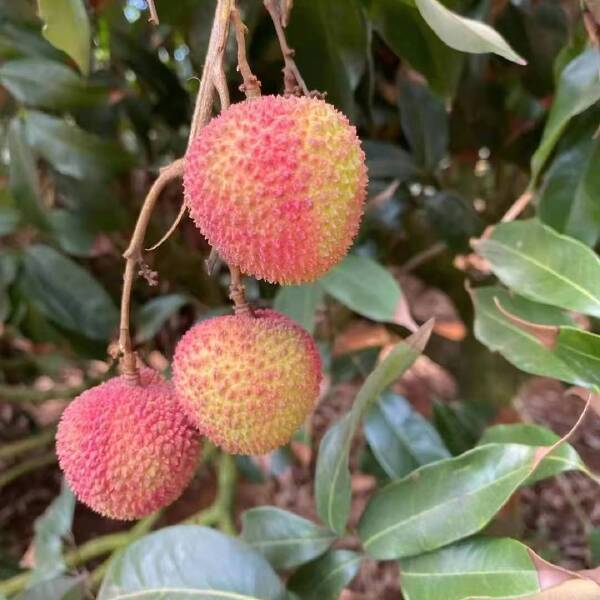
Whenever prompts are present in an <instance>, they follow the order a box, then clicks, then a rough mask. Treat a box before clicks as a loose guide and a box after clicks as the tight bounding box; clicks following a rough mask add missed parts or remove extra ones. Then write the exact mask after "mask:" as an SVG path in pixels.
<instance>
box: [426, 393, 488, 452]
mask: <svg viewBox="0 0 600 600" xmlns="http://www.w3.org/2000/svg"><path fill="white" fill-rule="evenodd" d="M432 417H433V423H434V425H435V427H436V430H437V431H438V432H439V434H440V437H441V438H442V440H443V441H444V443H445V444H446V447H447V448H448V450H450V452H451V453H452V454H453V455H455V456H456V455H458V454H462V453H463V452H466V451H467V450H470V449H471V448H473V446H475V443H476V442H477V440H478V438H479V437H480V435H481V430H480V424H479V420H478V419H477V415H476V414H475V412H474V410H473V408H472V407H471V406H470V404H469V403H465V402H452V403H450V402H447V401H445V400H437V399H435V400H434V401H433V415H432Z"/></svg>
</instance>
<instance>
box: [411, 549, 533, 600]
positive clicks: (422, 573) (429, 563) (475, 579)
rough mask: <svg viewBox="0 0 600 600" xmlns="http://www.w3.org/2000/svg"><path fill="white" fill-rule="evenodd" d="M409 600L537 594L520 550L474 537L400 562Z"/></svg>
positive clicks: (527, 560) (523, 551)
mask: <svg viewBox="0 0 600 600" xmlns="http://www.w3.org/2000/svg"><path fill="white" fill-rule="evenodd" d="M400 572H401V577H400V582H401V586H402V592H403V593H404V596H405V597H406V598H407V599H409V600H466V599H467V598H470V597H472V596H475V595H477V596H485V597H486V598H498V597H503V596H510V597H514V598H516V597H517V596H518V597H520V596H522V595H525V594H532V593H534V592H538V591H539V590H540V584H539V580H538V573H537V571H536V568H535V565H534V564H533V561H532V560H531V556H530V554H529V550H528V548H527V547H526V546H524V545H523V544H521V543H520V542H517V541H515V540H511V539H508V538H497V539H494V538H474V539H471V540H466V541H464V542H460V543H458V544H452V545H451V546H448V547H446V548H442V549H441V550H437V551H435V552H429V553H428V554H423V555H422V556H417V557H415V558H407V559H404V560H402V561H401V563H400Z"/></svg>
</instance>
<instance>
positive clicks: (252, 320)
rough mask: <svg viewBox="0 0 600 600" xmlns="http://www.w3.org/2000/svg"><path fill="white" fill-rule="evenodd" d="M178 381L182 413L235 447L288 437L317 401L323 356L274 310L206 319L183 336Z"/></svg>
mask: <svg viewBox="0 0 600 600" xmlns="http://www.w3.org/2000/svg"><path fill="white" fill-rule="evenodd" d="M173 381H174V383H175V388H176V390H177V394H178V397H179V401H180V402H181V404H182V406H183V408H184V410H185V412H186V413H187V414H188V416H189V417H190V419H191V420H192V421H193V422H194V423H195V424H196V426H197V427H198V428H199V429H200V432H201V433H202V434H204V435H205V436H206V437H207V438H209V439H210V440H211V441H212V442H214V443H215V444H217V445H218V446H220V447H221V448H223V449H224V450H225V451H227V452H229V453H232V454H251V455H259V454H265V453H267V452H270V451H271V450H274V449H275V448H278V447H279V446H281V445H283V444H285V443H287V442H288V441H289V440H290V439H291V437H292V435H293V434H294V432H295V431H296V430H297V429H298V427H300V425H301V424H302V423H303V422H304V420H305V419H306V417H307V416H308V415H309V413H310V412H311V411H312V409H313V408H314V406H315V404H316V402H317V398H318V394H319V384H320V381H321V359H320V356H319V351H318V349H317V347H316V345H315V343H314V341H313V339H312V338H311V336H310V335H309V334H308V332H306V331H305V330H304V329H303V328H302V327H300V326H299V325H297V324H296V323H295V322H294V321H292V320H291V319H289V318H287V317H285V316H284V315H282V314H280V313H277V312H274V311H271V310H258V311H256V312H255V313H254V316H252V315H232V316H224V317H216V318H213V319H209V320H207V321H203V322H201V323H199V324H198V325H195V326H194V327H193V328H192V329H190V330H189V331H188V332H187V333H186V334H185V335H184V336H183V338H182V339H181V340H180V342H179V344H178V346H177V349H176V351H175V358H174V361H173Z"/></svg>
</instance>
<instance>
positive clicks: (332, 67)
mask: <svg viewBox="0 0 600 600" xmlns="http://www.w3.org/2000/svg"><path fill="white" fill-rule="evenodd" d="M287 31H288V35H289V39H290V44H291V46H292V47H293V48H294V49H295V50H296V61H297V62H298V66H299V68H300V71H301V72H302V75H303V77H304V79H305V80H306V83H307V85H308V86H309V88H311V89H317V90H321V91H326V92H327V98H328V100H329V102H332V103H333V104H335V105H337V106H339V107H340V108H341V109H342V110H343V111H344V112H345V113H346V114H348V115H350V116H352V115H353V114H354V100H353V97H354V91H355V90H356V88H357V86H358V83H359V81H360V79H361V77H362V75H363V73H364V72H365V68H366V65H367V48H368V36H367V27H366V22H365V19H364V16H363V11H362V8H361V6H360V3H359V2H358V0H328V1H327V2H314V0H295V2H294V7H293V12H292V16H291V19H290V23H289V26H288V28H287ZM307 31H310V36H307V35H306V32H307Z"/></svg>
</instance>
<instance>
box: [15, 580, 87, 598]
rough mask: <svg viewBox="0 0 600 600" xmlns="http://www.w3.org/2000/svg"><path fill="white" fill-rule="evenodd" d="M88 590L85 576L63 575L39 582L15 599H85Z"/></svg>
mask: <svg viewBox="0 0 600 600" xmlns="http://www.w3.org/2000/svg"><path fill="white" fill-rule="evenodd" d="M86 591H87V587H86V584H85V577H84V576H82V575H80V576H78V577H69V576H66V575H62V576H60V577H55V578H54V579H49V580H47V581H42V582H41V583H37V584H36V585H34V586H32V587H31V588H29V589H27V590H25V591H24V592H23V593H21V594H19V595H18V596H17V597H16V599H15V600H83V598H85V597H86Z"/></svg>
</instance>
